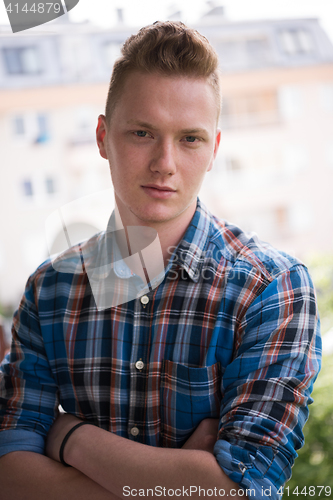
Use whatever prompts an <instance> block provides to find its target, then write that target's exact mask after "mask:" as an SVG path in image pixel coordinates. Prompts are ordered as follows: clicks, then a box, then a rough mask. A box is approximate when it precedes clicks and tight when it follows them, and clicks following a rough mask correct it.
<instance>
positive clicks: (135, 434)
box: [131, 427, 140, 436]
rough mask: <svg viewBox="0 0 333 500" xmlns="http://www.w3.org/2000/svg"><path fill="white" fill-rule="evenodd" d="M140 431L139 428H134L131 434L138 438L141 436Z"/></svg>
mask: <svg viewBox="0 0 333 500" xmlns="http://www.w3.org/2000/svg"><path fill="white" fill-rule="evenodd" d="M139 432H140V431H139V429H138V428H137V427H132V429H131V434H132V436H137V435H138V434H139Z"/></svg>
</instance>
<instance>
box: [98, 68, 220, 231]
mask: <svg viewBox="0 0 333 500" xmlns="http://www.w3.org/2000/svg"><path fill="white" fill-rule="evenodd" d="M215 99H216V98H215V94H214V91H213V89H212V87H211V86H210V84H209V83H208V82H207V80H206V79H203V78H188V77H178V76H177V77H166V76H161V75H159V74H142V73H139V72H133V73H132V74H130V75H129V76H128V78H127V79H126V81H125V84H124V89H123V91H122V94H121V97H120V100H119V102H118V103H117V104H116V106H115V109H114V111H113V113H112V116H111V119H110V123H106V120H105V117H104V116H100V117H99V121H98V126H97V143H98V146H99V150H100V154H101V156H102V157H103V158H106V159H108V160H109V163H110V169H111V177H112V181H113V186H114V192H115V198H116V203H117V206H118V209H119V212H120V216H121V218H122V222H123V224H124V225H150V226H156V228H158V227H159V226H160V224H161V223H165V222H168V221H171V220H174V221H175V222H176V221H178V222H181V220H186V219H188V222H189V220H190V218H191V217H192V216H193V213H194V211H195V207H196V197H197V194H198V191H199V189H200V186H201V183H202V181H203V178H204V175H205V173H206V172H208V171H209V170H210V169H211V168H212V166H213V161H214V159H215V156H216V153H217V149H218V145H219V142H220V131H219V130H217V129H216V111H217V110H216V100H215Z"/></svg>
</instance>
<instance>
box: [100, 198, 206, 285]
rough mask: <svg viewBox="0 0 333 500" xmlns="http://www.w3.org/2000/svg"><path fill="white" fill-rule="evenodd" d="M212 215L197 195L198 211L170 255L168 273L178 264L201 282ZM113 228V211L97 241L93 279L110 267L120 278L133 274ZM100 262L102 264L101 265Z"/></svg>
mask: <svg viewBox="0 0 333 500" xmlns="http://www.w3.org/2000/svg"><path fill="white" fill-rule="evenodd" d="M211 217H212V216H211V214H210V212H209V210H208V209H207V208H206V207H205V205H204V204H203V203H202V202H201V201H200V200H199V198H198V199H197V207H196V211H195V213H194V215H193V217H192V220H191V222H190V224H189V226H188V228H187V230H186V232H185V235H184V237H183V239H182V240H181V241H180V243H179V245H178V246H177V248H176V249H175V251H174V252H173V254H172V256H171V258H170V261H169V263H168V266H167V268H166V270H165V274H167V272H168V271H169V269H170V268H171V267H172V266H175V265H176V266H177V265H178V266H179V267H181V268H183V269H184V270H185V271H186V273H187V274H188V276H189V277H190V278H191V279H192V281H194V282H198V280H199V278H200V271H201V268H202V265H203V263H204V259H205V253H206V248H207V245H208V238H209V234H210V228H211ZM114 228H115V216H114V213H113V214H112V215H111V217H110V219H109V223H108V227H107V230H106V231H105V233H104V235H103V236H104V237H103V238H101V240H100V241H99V242H98V249H96V250H97V252H96V256H97V255H98V257H99V258H98V259H97V260H98V261H99V265H96V261H95V262H94V264H95V266H94V267H95V269H94V270H93V277H94V279H98V277H99V278H101V279H105V278H106V277H107V276H108V275H109V273H110V272H111V269H113V272H114V273H115V274H116V275H117V276H118V277H119V278H123V279H126V278H131V277H132V276H133V273H132V271H131V270H130V268H129V267H128V266H127V264H126V262H125V260H124V259H123V258H122V256H121V253H120V250H119V248H118V245H117V243H116V239H115V238H113V237H112V233H113V231H114ZM94 260H95V259H94ZM101 263H103V264H102V265H101Z"/></svg>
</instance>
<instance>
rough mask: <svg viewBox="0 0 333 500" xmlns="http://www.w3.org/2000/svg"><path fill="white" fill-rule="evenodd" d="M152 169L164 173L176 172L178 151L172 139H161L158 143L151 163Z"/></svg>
mask: <svg viewBox="0 0 333 500" xmlns="http://www.w3.org/2000/svg"><path fill="white" fill-rule="evenodd" d="M150 169H151V170H152V171H153V172H159V173H160V174H162V175H172V174H175V173H176V170H177V167H176V151H175V147H174V144H173V143H172V142H171V141H170V142H169V141H161V142H160V143H158V144H156V148H155V150H154V155H153V158H152V160H151V163H150Z"/></svg>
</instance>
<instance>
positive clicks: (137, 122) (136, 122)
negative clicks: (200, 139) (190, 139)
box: [127, 120, 208, 135]
mask: <svg viewBox="0 0 333 500" xmlns="http://www.w3.org/2000/svg"><path fill="white" fill-rule="evenodd" d="M127 124H128V125H136V126H138V127H142V128H149V129H151V130H157V127H155V126H154V125H152V124H151V123H147V122H142V121H140V120H128V121H127ZM180 133H181V134H207V135H208V131H207V130H206V129H204V128H186V129H183V130H180Z"/></svg>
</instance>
